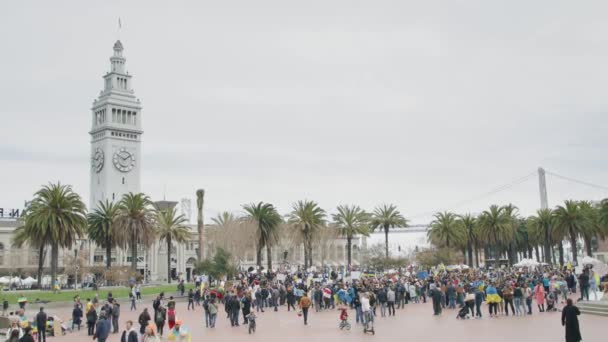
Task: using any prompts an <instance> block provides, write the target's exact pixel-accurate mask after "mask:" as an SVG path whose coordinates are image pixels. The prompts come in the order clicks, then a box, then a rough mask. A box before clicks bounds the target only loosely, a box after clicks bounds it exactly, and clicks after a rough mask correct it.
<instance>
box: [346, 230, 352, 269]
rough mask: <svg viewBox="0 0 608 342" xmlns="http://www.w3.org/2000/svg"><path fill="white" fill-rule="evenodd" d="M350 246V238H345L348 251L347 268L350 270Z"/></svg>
mask: <svg viewBox="0 0 608 342" xmlns="http://www.w3.org/2000/svg"><path fill="white" fill-rule="evenodd" d="M351 244H352V238H351V237H347V238H346V248H347V249H348V251H347V254H348V268H349V270H350V265H351V250H350V249H351Z"/></svg>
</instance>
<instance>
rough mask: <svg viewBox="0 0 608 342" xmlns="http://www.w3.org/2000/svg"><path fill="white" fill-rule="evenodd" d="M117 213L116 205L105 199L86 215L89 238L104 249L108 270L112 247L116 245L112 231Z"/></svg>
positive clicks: (110, 263)
mask: <svg viewBox="0 0 608 342" xmlns="http://www.w3.org/2000/svg"><path fill="white" fill-rule="evenodd" d="M117 214H118V206H117V205H115V204H114V203H113V202H110V201H108V200H106V201H105V202H103V201H99V204H98V206H97V208H95V209H94V210H93V212H90V213H89V215H88V217H87V220H88V235H89V239H90V240H91V241H93V242H94V243H95V244H96V245H97V246H99V247H101V248H104V249H105V250H106V269H108V270H109V269H110V268H111V267H112V248H115V247H116V246H117V243H116V234H115V233H113V227H114V220H115V219H116V217H117Z"/></svg>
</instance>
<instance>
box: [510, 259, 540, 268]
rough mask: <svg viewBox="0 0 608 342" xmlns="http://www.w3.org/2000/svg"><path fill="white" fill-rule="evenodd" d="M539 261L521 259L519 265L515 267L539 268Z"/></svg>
mask: <svg viewBox="0 0 608 342" xmlns="http://www.w3.org/2000/svg"><path fill="white" fill-rule="evenodd" d="M538 265H539V263H538V261H534V260H532V259H521V260H520V261H519V262H518V263H517V264H515V265H513V266H515V267H536V266H538Z"/></svg>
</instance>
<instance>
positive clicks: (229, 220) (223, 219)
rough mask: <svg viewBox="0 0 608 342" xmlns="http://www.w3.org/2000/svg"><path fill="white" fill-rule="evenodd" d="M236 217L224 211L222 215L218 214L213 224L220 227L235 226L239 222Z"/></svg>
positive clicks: (213, 219)
mask: <svg viewBox="0 0 608 342" xmlns="http://www.w3.org/2000/svg"><path fill="white" fill-rule="evenodd" d="M237 221H238V220H237V218H236V216H234V214H232V213H229V212H227V211H224V212H222V213H220V214H217V216H216V217H214V218H212V219H211V222H213V223H215V224H216V225H217V226H218V227H222V228H225V227H228V226H230V225H231V224H235V223H236V222H237Z"/></svg>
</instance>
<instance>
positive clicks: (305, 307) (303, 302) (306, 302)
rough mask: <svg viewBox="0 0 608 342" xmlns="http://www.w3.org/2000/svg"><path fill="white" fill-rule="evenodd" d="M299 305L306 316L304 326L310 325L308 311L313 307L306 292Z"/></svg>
mask: <svg viewBox="0 0 608 342" xmlns="http://www.w3.org/2000/svg"><path fill="white" fill-rule="evenodd" d="M299 305H300V309H302V315H303V316H304V325H308V309H309V308H310V306H311V305H312V302H311V301H310V298H308V295H307V294H306V292H304V294H303V295H302V298H300V303H299Z"/></svg>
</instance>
